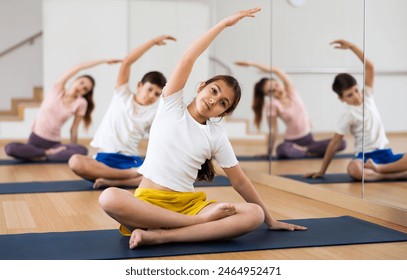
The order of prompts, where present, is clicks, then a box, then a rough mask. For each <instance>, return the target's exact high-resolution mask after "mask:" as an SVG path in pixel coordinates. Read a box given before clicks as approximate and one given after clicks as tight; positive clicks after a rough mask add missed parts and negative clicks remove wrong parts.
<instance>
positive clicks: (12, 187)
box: [0, 176, 231, 194]
mask: <svg viewBox="0 0 407 280" xmlns="http://www.w3.org/2000/svg"><path fill="white" fill-rule="evenodd" d="M194 185H195V187H210V186H230V185H231V184H230V181H229V179H228V178H227V177H225V176H215V178H214V180H213V182H210V183H209V182H206V181H202V182H196V183H195V184H194ZM122 188H125V189H134V187H122ZM102 189H104V188H99V189H97V190H102ZM92 190H95V189H94V188H93V182H91V181H87V180H69V181H44V182H13V183H0V194H18V193H42V192H78V191H92Z"/></svg>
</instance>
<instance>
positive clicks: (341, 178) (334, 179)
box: [279, 173, 407, 184]
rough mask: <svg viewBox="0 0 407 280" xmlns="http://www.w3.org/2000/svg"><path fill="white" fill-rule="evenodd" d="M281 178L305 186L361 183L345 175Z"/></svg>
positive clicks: (402, 180)
mask: <svg viewBox="0 0 407 280" xmlns="http://www.w3.org/2000/svg"><path fill="white" fill-rule="evenodd" d="M279 176H281V177H285V178H289V179H292V180H296V181H300V182H303V183H307V184H340V183H361V182H360V181H356V180H354V179H353V178H352V177H350V176H349V175H348V174H347V173H328V174H325V175H324V177H320V178H315V179H312V178H305V177H304V175H303V174H286V175H279ZM404 181H407V179H391V180H380V181H366V180H365V183H377V182H404Z"/></svg>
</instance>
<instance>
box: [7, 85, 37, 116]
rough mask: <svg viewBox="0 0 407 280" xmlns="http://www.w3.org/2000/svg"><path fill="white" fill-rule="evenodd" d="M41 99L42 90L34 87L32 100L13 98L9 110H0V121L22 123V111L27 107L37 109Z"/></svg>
mask: <svg viewBox="0 0 407 280" xmlns="http://www.w3.org/2000/svg"><path fill="white" fill-rule="evenodd" d="M42 99H43V88H42V87H34V89H33V97H32V98H13V99H12V100H11V109H10V110H0V121H22V120H24V109H25V108H28V107H39V106H40V104H41V101H42Z"/></svg>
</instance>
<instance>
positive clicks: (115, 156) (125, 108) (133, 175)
mask: <svg viewBox="0 0 407 280" xmlns="http://www.w3.org/2000/svg"><path fill="white" fill-rule="evenodd" d="M166 40H175V38H173V37H171V36H167V35H162V36H160V37H157V38H155V39H153V40H150V41H148V42H146V43H144V44H142V45H141V46H139V47H137V48H136V49H134V50H133V51H132V52H130V54H128V55H127V56H126V57H125V59H124V60H123V62H122V64H121V67H120V70H119V75H118V77H117V82H116V87H115V93H114V96H113V99H112V102H111V103H110V106H109V108H108V110H107V112H106V115H105V116H104V118H103V120H102V122H101V124H100V126H99V128H98V130H97V132H96V135H95V137H94V139H93V140H92V142H91V146H93V147H95V148H98V149H99V152H98V154H97V155H96V157H95V159H92V158H89V157H87V156H82V155H75V156H73V157H72V158H71V159H70V160H69V167H70V168H71V169H72V171H73V172H75V173H76V174H77V175H78V176H81V177H82V178H84V179H87V180H92V181H95V183H94V185H93V186H94V188H99V187H103V186H138V184H139V183H140V181H141V175H140V174H139V173H138V171H137V167H139V166H140V165H141V164H142V163H143V161H142V159H141V158H140V157H139V156H138V154H139V152H138V145H139V143H140V141H141V140H142V139H143V137H144V135H146V134H147V133H148V131H149V129H150V126H151V123H152V122H153V119H154V116H155V113H156V111H157V102H156V101H157V100H158V98H159V97H160V95H161V91H162V89H163V87H164V86H165V83H166V79H165V77H164V76H163V74H161V73H160V72H156V71H153V72H149V73H147V74H145V75H144V77H143V78H142V80H141V81H140V82H139V83H138V84H137V94H133V93H132V92H131V91H130V89H129V86H128V81H129V77H130V68H131V65H132V64H133V63H134V62H135V61H136V60H138V59H139V58H140V57H141V56H142V55H143V54H144V53H145V52H146V51H148V50H149V49H150V48H151V47H153V46H155V45H164V44H165V41H166Z"/></svg>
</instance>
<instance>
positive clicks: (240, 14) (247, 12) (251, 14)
mask: <svg viewBox="0 0 407 280" xmlns="http://www.w3.org/2000/svg"><path fill="white" fill-rule="evenodd" d="M260 10H261V8H253V9H249V10H244V11H240V12H238V13H236V14H234V15H232V16H230V17H227V18H225V19H224V20H223V22H224V23H225V24H226V26H232V25H234V24H236V23H237V22H238V21H239V20H241V19H242V18H244V17H254V16H255V15H254V14H255V13H257V12H258V11H260Z"/></svg>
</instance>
